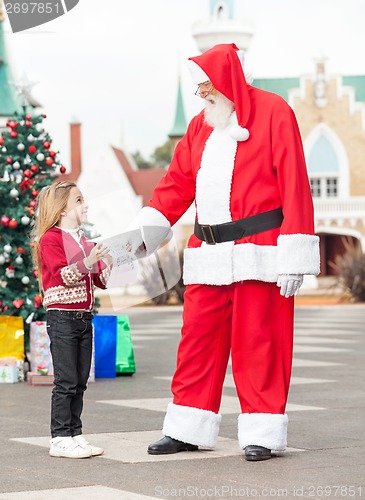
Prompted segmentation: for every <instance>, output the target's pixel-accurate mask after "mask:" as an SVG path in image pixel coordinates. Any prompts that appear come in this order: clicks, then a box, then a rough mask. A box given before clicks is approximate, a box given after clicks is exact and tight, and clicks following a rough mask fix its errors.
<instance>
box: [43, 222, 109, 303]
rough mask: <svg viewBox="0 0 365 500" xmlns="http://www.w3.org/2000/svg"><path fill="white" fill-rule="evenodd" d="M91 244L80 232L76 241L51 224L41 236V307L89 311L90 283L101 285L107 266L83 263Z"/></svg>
mask: <svg viewBox="0 0 365 500" xmlns="http://www.w3.org/2000/svg"><path fill="white" fill-rule="evenodd" d="M93 246H94V244H93V243H92V242H91V241H89V240H88V239H87V238H86V237H85V236H84V235H82V236H81V238H80V241H79V242H77V241H76V240H75V238H74V237H73V236H72V235H71V234H69V233H68V232H67V231H63V230H62V229H60V228H58V227H52V228H51V229H49V230H48V231H47V232H46V233H45V234H44V235H43V236H42V238H41V241H40V250H39V252H40V260H41V269H42V286H43V291H44V300H43V305H44V307H45V309H47V310H50V309H66V310H73V311H75V310H77V311H80V310H81V311H92V310H93V308H94V286H97V287H99V288H102V289H105V288H106V284H107V281H108V278H109V275H110V271H111V266H107V265H106V264H105V263H104V262H101V261H100V262H98V263H97V264H95V265H94V266H93V268H92V269H91V270H90V269H88V268H87V267H86V266H85V264H84V258H85V257H87V256H88V255H89V254H90V252H91V250H92V248H93Z"/></svg>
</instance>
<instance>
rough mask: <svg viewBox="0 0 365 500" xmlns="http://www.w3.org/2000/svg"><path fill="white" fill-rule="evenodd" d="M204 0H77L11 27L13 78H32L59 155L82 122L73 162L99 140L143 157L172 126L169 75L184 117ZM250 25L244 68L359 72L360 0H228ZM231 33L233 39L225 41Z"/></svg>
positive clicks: (65, 153) (362, 68) (88, 158)
mask: <svg viewBox="0 0 365 500" xmlns="http://www.w3.org/2000/svg"><path fill="white" fill-rule="evenodd" d="M208 16H209V0H102V1H98V2H97V1H96V0H80V1H79V4H78V5H77V6H76V7H75V8H74V9H73V10H71V11H70V12H69V13H67V14H66V15H64V16H62V17H60V18H58V19H56V20H54V21H51V22H49V23H47V24H45V25H43V26H39V27H37V28H34V29H31V30H27V31H24V32H20V33H16V34H13V33H11V30H10V26H9V25H8V23H7V22H6V27H7V33H6V44H7V49H8V55H9V57H10V61H11V65H12V68H13V73H14V77H15V78H20V77H21V76H22V75H23V73H25V74H26V75H27V77H28V78H29V79H30V80H31V81H34V82H37V83H36V85H35V86H34V88H33V95H34V97H35V98H36V99H37V100H39V101H40V102H41V103H42V105H43V108H42V111H43V112H45V113H46V114H47V120H46V121H45V122H44V124H45V126H46V127H47V129H48V131H49V133H50V134H51V136H52V138H53V148H54V149H56V150H59V151H60V158H61V159H62V161H63V163H64V164H65V165H66V166H68V164H69V123H70V121H71V120H74V119H76V120H78V121H80V122H81V123H82V141H83V144H82V147H83V163H84V165H85V164H88V163H90V164H91V163H93V162H95V161H97V160H96V159H97V156H98V152H99V151H100V150H101V149H102V148H105V146H107V145H111V144H112V145H115V146H122V147H124V148H125V149H126V150H127V151H129V152H130V153H133V152H135V151H136V150H139V151H141V152H142V154H143V155H144V156H145V157H148V156H149V155H150V154H151V153H152V152H153V151H154V149H155V148H156V147H158V146H160V145H162V144H163V143H164V142H165V141H166V140H167V134H168V133H169V131H170V130H171V128H172V125H173V120H174V113H175V105H176V97H177V81H178V75H179V74H180V76H181V81H182V90H183V98H184V103H185V110H186V115H187V119H188V121H189V120H190V119H191V118H192V117H193V116H194V114H196V113H197V112H199V111H200V109H201V108H202V103H201V102H200V99H199V98H198V97H196V96H194V92H195V86H194V85H193V84H192V83H191V81H190V77H189V74H188V70H187V66H186V60H187V59H188V58H189V57H190V56H194V55H197V54H198V53H199V51H198V48H197V45H196V43H195V40H194V39H193V37H192V34H191V27H192V24H193V23H194V22H195V21H198V20H201V19H207V18H208ZM235 17H236V18H237V19H239V20H242V21H245V22H247V23H249V24H251V25H252V28H253V31H254V35H253V38H252V40H251V44H250V47H249V49H248V51H247V54H246V65H247V70H248V71H249V72H251V73H252V74H253V76H254V77H255V76H256V77H257V78H259V77H261V78H262V77H286V76H300V75H303V74H308V73H312V72H313V70H314V64H315V63H314V58H315V57H317V56H319V55H323V56H325V57H327V71H328V73H329V74H345V75H351V74H362V75H363V74H365V57H364V49H365V30H364V25H365V0H305V1H303V0H275V1H274V0H254V1H252V0H250V1H249V0H236V3H235ZM232 42H234V40H232Z"/></svg>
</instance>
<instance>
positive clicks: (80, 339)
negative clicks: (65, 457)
mask: <svg viewBox="0 0 365 500" xmlns="http://www.w3.org/2000/svg"><path fill="white" fill-rule="evenodd" d="M91 320H92V314H91V313H86V312H82V311H80V312H78V311H56V310H53V311H52V310H50V311H47V332H48V335H49V338H50V340H51V345H50V348H51V354H52V360H53V368H54V384H55V386H54V388H53V391H52V403H51V435H52V437H58V436H62V437H66V436H77V435H79V434H81V433H82V422H81V413H82V408H83V397H84V392H85V391H86V387H87V380H88V378H89V373H90V366H91V355H92V335H93V334H92V322H91Z"/></svg>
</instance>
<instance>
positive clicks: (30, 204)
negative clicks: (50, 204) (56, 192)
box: [29, 200, 37, 208]
mask: <svg viewBox="0 0 365 500" xmlns="http://www.w3.org/2000/svg"><path fill="white" fill-rule="evenodd" d="M29 206H30V207H32V208H35V207H36V206H37V202H36V201H35V200H30V202H29Z"/></svg>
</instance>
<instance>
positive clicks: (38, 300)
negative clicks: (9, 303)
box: [33, 295, 42, 309]
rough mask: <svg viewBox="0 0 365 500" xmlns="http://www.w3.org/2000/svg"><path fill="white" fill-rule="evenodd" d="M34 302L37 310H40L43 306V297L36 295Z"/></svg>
mask: <svg viewBox="0 0 365 500" xmlns="http://www.w3.org/2000/svg"><path fill="white" fill-rule="evenodd" d="M33 302H34V307H35V308H36V309H39V308H40V307H41V305H42V296H41V295H35V296H34V299H33Z"/></svg>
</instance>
